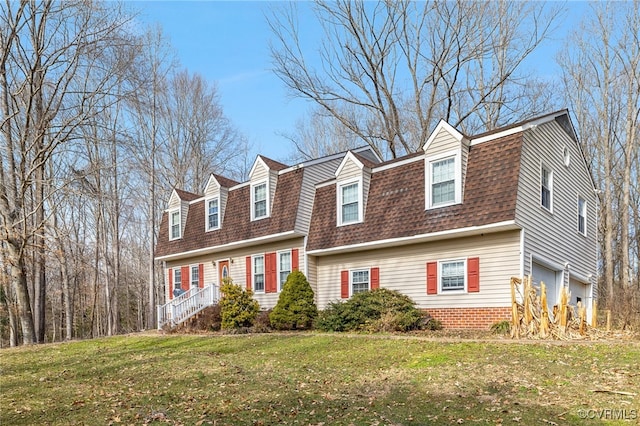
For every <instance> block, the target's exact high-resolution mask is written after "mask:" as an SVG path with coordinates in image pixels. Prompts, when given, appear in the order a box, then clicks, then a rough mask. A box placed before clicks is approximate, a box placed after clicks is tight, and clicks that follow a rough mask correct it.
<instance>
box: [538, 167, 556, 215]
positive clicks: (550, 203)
mask: <svg viewBox="0 0 640 426" xmlns="http://www.w3.org/2000/svg"><path fill="white" fill-rule="evenodd" d="M544 170H546V171H547V172H548V173H549V207H547V206H545V205H544V203H543V199H542V189H543V188H544V187H543V185H542V173H543V171H544ZM553 178H554V173H553V169H552V168H551V167H549V166H547V165H546V164H545V163H543V162H541V163H540V181H539V185H540V186H539V188H540V192H539V194H540V200H539V201H540V207H541V208H543V209H544V210H546V211H548V212H549V213H551V214H553V183H554V182H553V180H554V179H553Z"/></svg>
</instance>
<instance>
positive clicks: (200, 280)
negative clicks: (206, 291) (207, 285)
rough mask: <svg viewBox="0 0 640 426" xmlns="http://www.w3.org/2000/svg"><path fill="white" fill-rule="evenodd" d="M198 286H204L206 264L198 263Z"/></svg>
mask: <svg viewBox="0 0 640 426" xmlns="http://www.w3.org/2000/svg"><path fill="white" fill-rule="evenodd" d="M198 287H200V288H204V264H203V263H201V264H200V265H198Z"/></svg>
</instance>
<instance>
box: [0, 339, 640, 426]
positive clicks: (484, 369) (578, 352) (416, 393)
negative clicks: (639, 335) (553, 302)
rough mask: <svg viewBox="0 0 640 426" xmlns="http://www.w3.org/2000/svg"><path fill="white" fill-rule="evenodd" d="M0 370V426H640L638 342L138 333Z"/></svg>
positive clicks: (4, 361)
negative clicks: (292, 425) (457, 425)
mask: <svg viewBox="0 0 640 426" xmlns="http://www.w3.org/2000/svg"><path fill="white" fill-rule="evenodd" d="M0 366H1V368H2V375H1V377H0V393H1V394H2V396H3V400H2V404H1V405H0V424H2V425H16V424H29V425H46V424H64V425H67V424H120V423H121V424H166V423H168V424H178V425H182V424H184V425H202V424H215V425H233V424H249V425H280V424H300V425H309V424H310V425H320V424H322V425H348V424H354V425H423V424H522V425H534V424H547V425H554V424H557V425H563V424H603V423H606V424H618V423H619V424H636V423H638V421H639V420H638V419H640V395H639V393H640V344H639V343H638V342H634V343H629V342H626V343H570V344H559V343H556V342H541V343H525V344H520V343H513V342H510V341H506V342H504V343H502V342H494V341H492V342H488V341H482V340H480V341H466V340H460V341H448V340H435V341H434V340H426V339H421V338H416V337H396V336H376V335H374V336H366V335H356V336H344V335H339V334H336V335H331V334H316V333H308V334H265V335H242V336H219V335H216V336H212V335H202V336H201V335H198V336H193V335H191V336H189V335H169V336H163V335H133V336H119V337H112V338H104V339H96V340H88V341H81V342H71V343H63V344H50V345H40V346H33V347H22V348H15V349H5V350H2V351H0ZM585 417H586V418H585ZM612 418H617V419H618V420H613V421H611V420H610V419H612ZM604 419H609V420H607V421H606V422H605V420H604Z"/></svg>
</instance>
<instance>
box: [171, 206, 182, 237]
mask: <svg viewBox="0 0 640 426" xmlns="http://www.w3.org/2000/svg"><path fill="white" fill-rule="evenodd" d="M169 218H170V223H169V226H170V228H171V231H170V232H171V234H170V235H171V236H170V238H169V239H170V240H175V239H178V238H180V225H181V224H180V210H174V211H172V212H171V213H169Z"/></svg>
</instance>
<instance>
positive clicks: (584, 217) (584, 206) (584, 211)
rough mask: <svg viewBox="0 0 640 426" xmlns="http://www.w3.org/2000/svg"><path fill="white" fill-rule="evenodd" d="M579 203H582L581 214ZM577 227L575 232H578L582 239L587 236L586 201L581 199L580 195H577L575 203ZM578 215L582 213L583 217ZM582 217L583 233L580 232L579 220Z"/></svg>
mask: <svg viewBox="0 0 640 426" xmlns="http://www.w3.org/2000/svg"><path fill="white" fill-rule="evenodd" d="M580 201H582V210H583V211H582V212H581V211H580ZM576 208H577V212H576V213H577V219H578V221H577V223H576V225H577V227H576V230H577V231H578V234H580V235H582V236H583V237H586V236H587V212H588V210H587V200H586V199H584V198H583V197H581V196H580V195H578V202H577V206H576ZM580 213H584V214H583V215H581V214H580ZM581 217H582V220H583V221H584V222H583V226H584V231H580V218H581Z"/></svg>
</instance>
